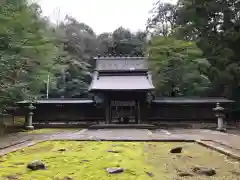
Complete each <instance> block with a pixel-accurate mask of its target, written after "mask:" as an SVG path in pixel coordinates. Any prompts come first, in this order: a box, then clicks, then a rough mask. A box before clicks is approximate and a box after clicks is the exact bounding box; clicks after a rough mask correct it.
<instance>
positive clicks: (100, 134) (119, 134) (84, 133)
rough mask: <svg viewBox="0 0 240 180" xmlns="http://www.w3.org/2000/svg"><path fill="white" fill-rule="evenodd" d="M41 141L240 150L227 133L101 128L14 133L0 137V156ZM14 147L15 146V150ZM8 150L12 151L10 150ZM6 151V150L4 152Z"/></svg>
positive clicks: (239, 138) (238, 141)
mask: <svg viewBox="0 0 240 180" xmlns="http://www.w3.org/2000/svg"><path fill="white" fill-rule="evenodd" d="M43 140H112V141H114V140H118V141H121V140H122V141H126V140H130V141H139V140H142V141H147V140H156V141H157V140H159V141H160V140H179V141H180V140H192V141H193V140H205V141H207V140H211V141H214V142H217V143H219V144H221V145H224V146H226V147H230V148H233V149H235V150H239V152H240V136H238V135H234V134H228V133H221V132H217V131H211V130H203V129H171V130H165V129H158V130H147V129H101V130H87V129H84V130H80V129H79V130H76V129H74V130H72V131H67V132H54V133H47V134H27V133H25V134H24V133H14V134H10V135H7V136H4V137H1V138H0V154H1V151H2V150H1V149H2V148H4V147H5V146H9V145H14V144H16V143H20V145H15V146H21V147H22V146H24V143H21V142H23V141H26V142H25V144H26V146H27V145H28V144H29V143H30V142H36V141H43ZM14 148H15V147H14ZM10 149H11V148H10ZM5 151H6V150H5Z"/></svg>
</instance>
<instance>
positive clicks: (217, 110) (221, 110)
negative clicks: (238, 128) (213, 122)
mask: <svg viewBox="0 0 240 180" xmlns="http://www.w3.org/2000/svg"><path fill="white" fill-rule="evenodd" d="M213 111H214V112H215V116H216V117H217V120H218V123H217V130H218V131H222V132H225V131H226V129H225V128H224V121H223V119H224V118H225V114H224V111H225V109H224V108H223V107H221V106H220V103H217V104H216V107H215V108H213Z"/></svg>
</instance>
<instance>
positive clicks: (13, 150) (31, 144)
mask: <svg viewBox="0 0 240 180" xmlns="http://www.w3.org/2000/svg"><path fill="white" fill-rule="evenodd" d="M45 141H49V140H39V141H35V142H34V141H33V142H31V141H29V143H28V144H25V146H21V147H16V148H14V146H16V145H13V146H10V147H8V148H12V149H10V150H9V151H6V152H2V153H1V152H0V157H1V156H4V155H7V154H9V153H13V152H16V151H19V150H22V149H24V148H26V147H31V146H35V145H36V144H39V143H42V142H45ZM23 144H24V143H23Z"/></svg>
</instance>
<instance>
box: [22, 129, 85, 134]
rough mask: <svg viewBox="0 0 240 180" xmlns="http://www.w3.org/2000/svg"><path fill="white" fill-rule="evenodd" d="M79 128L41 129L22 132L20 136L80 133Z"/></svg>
mask: <svg viewBox="0 0 240 180" xmlns="http://www.w3.org/2000/svg"><path fill="white" fill-rule="evenodd" d="M80 130H81V129H80V128H42V129H34V130H31V131H29V130H22V132H20V134H51V133H60V132H74V131H80Z"/></svg>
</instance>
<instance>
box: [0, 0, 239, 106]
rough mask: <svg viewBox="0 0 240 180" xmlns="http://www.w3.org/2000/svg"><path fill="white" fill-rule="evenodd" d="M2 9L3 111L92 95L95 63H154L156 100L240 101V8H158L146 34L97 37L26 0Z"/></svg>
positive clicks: (207, 4) (196, 4) (184, 4)
mask: <svg viewBox="0 0 240 180" xmlns="http://www.w3.org/2000/svg"><path fill="white" fill-rule="evenodd" d="M3 4H4V5H1V6H0V73H1V75H0V81H1V84H0V97H1V98H0V101H1V108H3V107H4V106H6V105H8V104H11V103H13V102H16V101H19V100H23V99H36V98H42V97H46V88H47V87H46V86H47V84H48V82H49V97H62V96H63V97H81V96H84V94H85V92H86V91H87V88H88V86H89V83H90V82H91V71H92V68H93V62H92V57H94V56H96V55H98V54H101V55H109V54H113V55H120V54H124V55H132V56H147V55H149V58H148V59H149V63H150V68H151V72H152V74H153V81H154V84H155V86H156V92H155V93H156V95H158V96H171V94H172V91H174V90H177V92H178V95H179V96H224V97H228V98H233V99H238V95H237V92H238V90H239V85H240V80H239V79H240V78H239V77H240V63H239V59H240V52H239V50H238V43H240V35H239V34H240V33H239V28H240V21H239V16H240V15H239V14H240V13H239V12H240V9H239V8H240V2H238V1H233V0H230V1H229V0H228V1H225V0H223V1H217V0H209V1H205V0H197V1H190V0H179V1H178V2H177V4H170V3H164V2H162V1H158V2H157V3H155V4H154V5H153V9H152V10H151V14H150V15H149V16H150V18H149V19H148V22H147V26H146V30H144V31H139V32H131V31H130V30H129V29H126V28H124V27H119V28H117V29H116V30H115V31H113V32H110V33H109V32H105V33H102V34H99V35H97V34H96V33H95V32H94V29H92V28H91V27H90V26H89V25H87V24H85V23H84V22H79V21H78V20H76V19H75V18H74V17H71V16H66V18H65V19H64V20H62V21H60V22H59V23H58V24H54V23H52V22H51V21H50V20H49V19H48V18H47V17H44V16H43V15H42V11H41V7H40V6H39V5H37V4H34V3H28V2H27V1H26V0H18V1H12V0H6V1H4V2H3Z"/></svg>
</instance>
